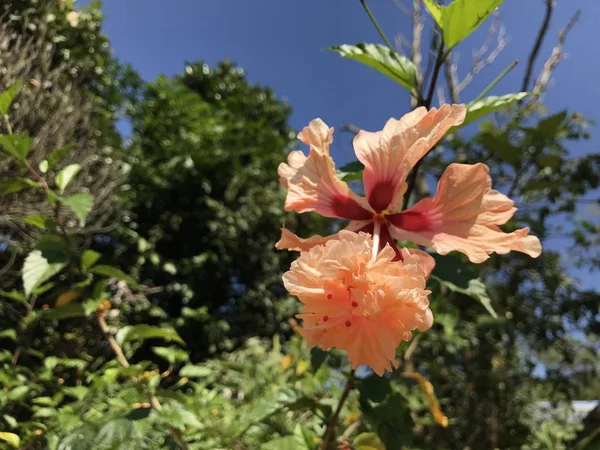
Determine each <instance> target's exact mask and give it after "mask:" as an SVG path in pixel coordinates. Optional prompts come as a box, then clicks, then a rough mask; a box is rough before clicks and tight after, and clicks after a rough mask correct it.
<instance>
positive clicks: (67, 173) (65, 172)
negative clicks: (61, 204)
mask: <svg viewBox="0 0 600 450" xmlns="http://www.w3.org/2000/svg"><path fill="white" fill-rule="evenodd" d="M80 170H81V166H80V165H79V164H69V165H68V166H66V167H65V168H63V169H62V170H61V171H60V172H58V174H56V185H57V186H58V192H60V194H61V195H62V194H63V193H64V192H65V189H66V188H67V186H68V185H69V183H70V182H71V180H72V179H73V177H75V175H77V174H78V173H79V171H80Z"/></svg>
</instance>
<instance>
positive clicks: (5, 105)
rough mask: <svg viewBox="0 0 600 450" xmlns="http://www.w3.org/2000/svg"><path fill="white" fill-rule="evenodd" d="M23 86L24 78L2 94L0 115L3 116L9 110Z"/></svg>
mask: <svg viewBox="0 0 600 450" xmlns="http://www.w3.org/2000/svg"><path fill="white" fill-rule="evenodd" d="M22 86H23V80H18V81H17V82H16V83H14V84H13V85H12V86H11V87H9V88H8V89H6V90H5V91H4V92H2V93H1V94H0V116H3V115H5V114H6V113H7V112H8V109H9V108H10V105H11V104H12V102H13V100H14V98H15V96H16V95H17V94H18V93H19V91H20V90H21V87H22Z"/></svg>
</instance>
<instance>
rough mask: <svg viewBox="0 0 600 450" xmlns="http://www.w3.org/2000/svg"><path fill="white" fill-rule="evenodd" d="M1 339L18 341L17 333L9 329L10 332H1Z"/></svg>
mask: <svg viewBox="0 0 600 450" xmlns="http://www.w3.org/2000/svg"><path fill="white" fill-rule="evenodd" d="M0 339H10V340H11V341H16V340H17V332H16V331H15V330H13V329H12V328H9V329H8V330H2V331H0Z"/></svg>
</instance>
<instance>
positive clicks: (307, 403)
mask: <svg viewBox="0 0 600 450" xmlns="http://www.w3.org/2000/svg"><path fill="white" fill-rule="evenodd" d="M318 406H319V405H318V404H317V403H316V402H315V400H314V399H312V398H310V397H306V396H304V395H302V393H300V392H298V391H296V390H294V389H292V388H290V387H284V388H282V389H280V390H279V391H278V392H277V393H275V395H273V396H269V397H266V398H263V399H262V400H260V401H259V402H258V404H257V405H256V406H254V407H252V408H251V409H249V410H248V411H246V412H245V414H243V415H242V417H241V419H240V420H238V421H237V422H236V423H234V424H233V429H232V433H233V434H234V435H235V436H238V437H239V436H241V435H242V434H244V433H245V432H246V431H247V430H248V429H249V428H250V427H251V426H252V425H254V424H257V423H259V422H262V421H263V420H265V419H267V418H269V417H271V416H272V415H274V414H276V413H278V412H279V411H282V410H283V409H286V408H287V409H292V410H295V409H309V408H313V409H314V408H318Z"/></svg>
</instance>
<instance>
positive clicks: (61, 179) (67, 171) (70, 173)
mask: <svg viewBox="0 0 600 450" xmlns="http://www.w3.org/2000/svg"><path fill="white" fill-rule="evenodd" d="M80 170H81V166H80V165H79V164H69V165H68V166H66V167H65V168H63V169H62V170H61V171H60V172H58V174H56V185H57V186H58V192H60V194H61V195H62V194H63V193H64V192H65V189H66V188H67V186H68V185H69V183H70V182H71V180H72V179H73V177H75V175H77V174H78V173H79V171H80ZM86 215H87V214H86ZM78 217H79V215H78Z"/></svg>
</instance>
